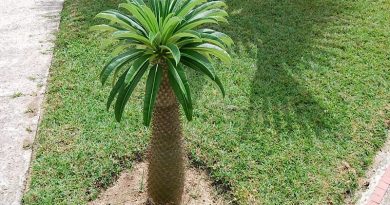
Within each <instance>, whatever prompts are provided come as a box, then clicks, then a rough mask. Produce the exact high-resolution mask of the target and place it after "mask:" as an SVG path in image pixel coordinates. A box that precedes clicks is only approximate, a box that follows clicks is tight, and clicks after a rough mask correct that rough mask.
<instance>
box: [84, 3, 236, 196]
mask: <svg viewBox="0 0 390 205" xmlns="http://www.w3.org/2000/svg"><path fill="white" fill-rule="evenodd" d="M225 8H226V4H225V3H224V2H222V1H207V0H149V1H148V2H144V1H143V0H128V1H127V2H126V3H121V4H119V10H107V11H104V12H101V13H99V14H98V15H97V16H96V17H97V18H102V19H106V20H108V21H109V22H108V23H106V24H101V25H96V26H93V27H92V28H91V29H93V30H97V31H102V32H108V33H109V34H110V35H109V39H111V40H112V42H113V44H112V45H113V46H114V47H115V48H114V49H113V56H115V57H113V58H112V59H111V60H110V61H109V63H108V64H107V65H106V66H105V67H104V68H103V70H102V72H101V75H100V78H101V81H102V83H103V84H104V83H105V82H106V81H107V79H108V78H109V76H110V75H112V76H113V88H112V90H111V92H110V94H109V97H108V102H107V109H109V108H110V106H111V104H112V103H113V102H114V100H115V99H116V101H115V105H114V110H115V118H116V120H117V121H120V120H121V118H122V115H123V111H124V109H125V105H126V104H127V102H128V100H129V98H130V95H131V94H132V92H133V90H134V88H135V87H136V85H137V84H138V83H139V81H140V80H141V78H142V76H143V75H145V74H146V73H148V74H147V75H148V76H147V80H146V90H145V98H144V110H143V123H144V125H145V126H149V125H150V123H152V138H151V143H150V149H149V154H148V160H149V167H148V180H147V192H148V197H149V200H150V201H151V202H152V203H153V204H180V202H181V198H182V193H183V187H184V166H185V152H184V147H183V134H182V128H181V121H180V112H179V103H180V105H181V106H182V107H183V110H184V113H185V115H186V117H187V119H188V120H191V119H192V115H193V106H192V100H191V93H190V86H189V84H188V79H187V77H186V70H187V69H194V70H196V71H198V72H200V73H203V74H205V75H207V76H208V77H209V78H211V80H213V81H214V82H215V83H216V84H217V85H218V86H219V88H220V89H221V91H222V94H223V95H225V91H224V89H223V86H222V83H221V81H220V80H219V78H218V76H217V75H216V72H215V69H214V67H213V61H214V60H216V59H220V60H221V61H222V62H224V63H226V64H229V63H230V56H229V54H228V53H227V52H226V50H227V48H228V47H230V46H231V45H232V44H233V41H232V40H231V38H230V37H228V36H227V35H226V34H224V33H221V32H218V31H215V30H212V29H207V28H203V27H204V26H205V25H211V24H218V23H220V22H227V20H226V17H227V15H228V14H227V13H226V11H225Z"/></svg>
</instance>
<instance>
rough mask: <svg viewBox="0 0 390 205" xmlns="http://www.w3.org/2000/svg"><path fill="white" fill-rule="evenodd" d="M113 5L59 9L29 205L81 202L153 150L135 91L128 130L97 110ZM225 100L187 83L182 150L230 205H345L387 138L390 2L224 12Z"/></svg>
mask: <svg viewBox="0 0 390 205" xmlns="http://www.w3.org/2000/svg"><path fill="white" fill-rule="evenodd" d="M117 3H118V1H116V0H115V1H113V0H111V1H108V0H107V1H102V0H100V1H99V0H96V1H90V0H66V1H65V5H64V10H63V12H62V15H61V16H62V18H61V25H60V32H59V34H58V38H57V41H56V49H55V52H54V53H55V54H54V62H53V65H52V68H51V76H50V81H49V88H48V93H47V99H46V104H45V114H44V116H43V120H42V123H41V125H40V128H39V130H40V131H39V135H38V137H37V139H36V149H35V150H36V151H35V152H36V153H35V159H34V161H33V163H32V176H31V185H30V187H29V191H28V192H27V193H26V194H25V196H24V203H25V204H85V203H87V201H89V200H92V199H94V198H96V197H97V195H98V194H99V192H100V191H102V189H104V188H106V187H108V186H109V185H110V184H112V183H113V181H114V180H115V178H116V176H118V174H119V173H120V172H121V171H122V170H124V169H127V168H131V166H132V163H133V162H134V160H135V159H137V158H138V157H139V155H142V153H143V152H144V151H145V149H146V146H147V142H148V134H149V133H148V130H147V129H146V128H144V127H143V126H142V121H141V120H142V116H141V114H142V100H141V99H142V98H143V95H142V94H143V90H144V86H139V87H138V90H137V91H136V92H135V94H134V96H133V97H132V99H131V103H130V104H129V105H128V106H127V109H126V115H125V120H123V122H122V123H120V124H118V123H115V122H114V117H113V113H112V112H110V113H108V112H106V111H105V100H106V97H107V95H108V92H109V87H104V88H102V87H101V85H100V83H99V81H98V73H99V71H100V69H101V68H102V66H103V64H104V63H105V59H106V57H108V53H109V50H108V49H105V50H104V49H102V45H101V44H102V42H103V39H101V38H99V37H97V35H96V34H92V33H90V32H89V31H88V30H87V29H88V27H89V26H91V25H92V24H94V23H95V21H94V20H93V18H92V17H93V16H94V15H95V14H96V13H98V12H99V11H101V10H104V9H108V8H114V7H116V6H115V5H116V4H117ZM227 3H228V5H229V13H230V14H231V16H230V25H224V26H222V28H221V30H223V31H224V32H226V33H228V34H229V35H231V36H232V37H233V39H234V40H235V42H236V45H235V47H234V49H233V50H232V51H231V53H232V56H233V65H232V66H231V68H226V67H223V66H219V69H218V70H219V74H220V76H221V79H223V83H224V84H225V87H226V90H227V97H226V98H225V99H222V98H221V96H220V94H219V92H218V89H217V88H216V87H215V86H214V85H213V84H212V83H211V82H209V81H205V79H204V78H203V77H201V76H198V75H196V74H194V73H192V74H191V75H190V76H191V81H192V86H193V88H194V89H193V90H194V95H195V96H194V99H195V101H196V105H195V119H194V121H193V122H190V123H185V132H186V138H187V145H188V152H189V155H190V157H191V159H192V161H193V163H195V164H201V165H203V166H205V167H206V168H207V169H208V170H209V171H210V175H211V177H212V178H213V180H215V181H216V183H218V184H221V185H222V186H224V187H227V188H228V189H227V191H228V192H229V193H230V194H231V195H232V196H233V197H234V198H235V200H236V201H237V202H238V204H343V203H344V201H345V198H346V197H349V196H351V195H353V193H354V191H356V189H357V188H358V183H357V182H358V179H359V177H362V176H363V175H364V172H365V170H366V169H367V167H368V166H369V165H370V163H371V162H372V159H373V156H374V154H375V152H376V151H377V150H378V149H379V148H380V147H381V145H382V144H383V143H384V140H385V132H386V127H385V123H384V121H385V120H388V119H389V118H390V102H389V99H390V92H389V90H390V86H389V82H390V70H389V68H390V24H389V22H390V13H389V12H388V11H389V10H390V1H387V0H383V1H365V0H356V1H347V0H340V1H334V0H312V1H309V0H295V1H279V0H258V1H254V0H228V1H227Z"/></svg>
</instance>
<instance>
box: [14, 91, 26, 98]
mask: <svg viewBox="0 0 390 205" xmlns="http://www.w3.org/2000/svg"><path fill="white" fill-rule="evenodd" d="M21 96H23V93H21V92H16V93H14V94H12V96H11V98H18V97H21Z"/></svg>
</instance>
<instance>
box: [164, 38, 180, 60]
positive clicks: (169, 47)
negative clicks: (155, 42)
mask: <svg viewBox="0 0 390 205" xmlns="http://www.w3.org/2000/svg"><path fill="white" fill-rule="evenodd" d="M161 47H162V48H165V49H167V50H168V51H169V52H171V54H172V56H173V59H174V60H175V63H176V65H178V64H179V62H180V50H179V48H178V47H177V46H176V45H175V44H172V43H169V44H168V45H167V46H161Z"/></svg>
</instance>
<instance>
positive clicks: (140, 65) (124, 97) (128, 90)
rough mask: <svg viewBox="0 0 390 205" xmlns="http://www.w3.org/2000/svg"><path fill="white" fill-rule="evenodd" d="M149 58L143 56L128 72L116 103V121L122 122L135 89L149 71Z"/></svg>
mask: <svg viewBox="0 0 390 205" xmlns="http://www.w3.org/2000/svg"><path fill="white" fill-rule="evenodd" d="M148 57H149V56H143V57H142V58H140V59H138V60H137V61H135V62H134V64H133V66H132V67H131V68H130V70H129V72H127V74H126V77H125V82H124V84H122V86H121V88H120V89H119V94H118V97H117V100H116V103H115V119H116V120H117V121H118V122H120V121H121V119H122V115H123V111H124V109H125V106H126V104H127V101H128V100H129V98H130V96H131V94H132V93H133V91H134V88H135V87H136V86H137V84H138V82H139V80H140V79H141V77H142V76H143V74H144V73H145V71H146V70H147V68H148V66H149V62H148Z"/></svg>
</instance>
